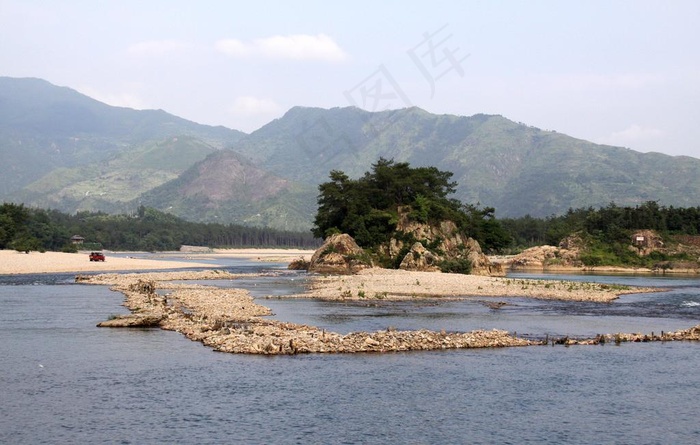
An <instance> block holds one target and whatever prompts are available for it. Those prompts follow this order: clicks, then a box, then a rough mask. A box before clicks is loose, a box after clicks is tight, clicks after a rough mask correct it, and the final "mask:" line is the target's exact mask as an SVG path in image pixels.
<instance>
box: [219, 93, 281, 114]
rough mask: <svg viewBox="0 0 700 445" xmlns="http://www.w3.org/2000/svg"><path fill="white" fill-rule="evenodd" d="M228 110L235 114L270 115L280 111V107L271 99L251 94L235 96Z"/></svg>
mask: <svg viewBox="0 0 700 445" xmlns="http://www.w3.org/2000/svg"><path fill="white" fill-rule="evenodd" d="M229 111H230V112H231V113H232V114H234V115H236V116H251V115H270V114H274V113H279V112H280V111H282V107H281V106H280V105H279V104H277V103H276V102H275V101H274V100H272V99H261V98H257V97H253V96H241V97H237V98H236V100H235V101H234V102H233V105H232V106H231V107H230V108H229Z"/></svg>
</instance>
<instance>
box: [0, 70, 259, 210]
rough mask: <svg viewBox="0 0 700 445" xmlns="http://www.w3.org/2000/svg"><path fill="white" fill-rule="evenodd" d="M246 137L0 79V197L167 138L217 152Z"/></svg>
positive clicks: (35, 83) (28, 81)
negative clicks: (191, 141)
mask: <svg viewBox="0 0 700 445" xmlns="http://www.w3.org/2000/svg"><path fill="white" fill-rule="evenodd" d="M244 135H245V134H244V133H242V132H240V131H236V130H231V129H228V128H224V127H211V126H206V125H200V124H197V123H194V122H191V121H187V120H185V119H182V118H179V117H177V116H173V115H171V114H168V113H166V112H165V111H162V110H143V111H137V110H132V109H129V108H120V107H112V106H109V105H106V104H103V103H101V102H98V101H96V100H94V99H91V98H89V97H88V96H85V95H83V94H80V93H78V92H77V91H75V90H72V89H70V88H66V87H57V86H55V85H52V84H50V83H49V82H46V81H44V80H41V79H33V78H22V79H15V78H9V77H0V156H1V157H0V160H2V162H0V175H2V178H3V180H2V181H0V196H4V195H9V194H12V193H14V192H17V191H19V190H21V189H22V188H24V187H26V186H28V185H29V184H31V183H32V182H33V181H35V180H38V179H40V178H42V177H43V176H44V175H46V174H49V173H50V172H52V171H53V170H54V169H56V168H74V167H78V166H89V165H94V164H100V163H103V162H105V161H107V160H109V159H110V158H112V157H114V156H119V155H123V154H124V152H125V151H129V150H133V149H136V148H138V147H140V146H142V145H143V144H152V143H154V142H161V141H163V140H165V139H166V138H170V137H177V136H189V137H192V138H196V139H198V140H201V141H202V142H203V143H205V144H207V145H210V146H211V147H212V148H213V149H221V148H224V147H226V146H230V145H232V144H233V143H235V142H236V141H238V140H239V139H240V138H241V137H243V136H244Z"/></svg>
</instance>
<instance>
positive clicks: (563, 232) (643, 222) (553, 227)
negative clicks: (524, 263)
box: [500, 201, 700, 248]
mask: <svg viewBox="0 0 700 445" xmlns="http://www.w3.org/2000/svg"><path fill="white" fill-rule="evenodd" d="M500 222H501V224H502V226H503V227H504V228H505V230H506V231H507V232H508V234H509V235H510V236H511V237H512V239H513V244H512V246H511V247H517V248H524V247H531V246H537V245H542V244H550V245H556V244H558V243H559V242H560V241H561V240H562V239H563V238H565V237H566V236H568V235H570V234H572V233H575V232H585V233H586V234H588V235H591V236H593V237H594V238H596V239H599V240H600V241H603V242H608V243H615V242H629V236H630V235H631V233H632V232H633V231H635V230H655V231H657V232H659V233H661V234H664V235H699V234H700V207H673V206H670V207H664V206H660V205H659V204H658V203H657V202H656V201H647V202H645V203H643V204H641V205H638V206H635V207H620V206H618V205H616V204H614V203H611V204H609V205H608V206H607V207H603V208H600V209H594V208H593V207H588V208H580V209H569V210H568V211H567V212H566V214H564V215H558V216H557V215H552V216H550V217H548V218H540V219H538V218H532V217H531V216H524V217H522V218H509V219H502V220H501V221H500Z"/></svg>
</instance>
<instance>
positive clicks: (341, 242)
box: [308, 209, 504, 276]
mask: <svg viewBox="0 0 700 445" xmlns="http://www.w3.org/2000/svg"><path fill="white" fill-rule="evenodd" d="M408 210H409V209H399V221H398V223H397V225H396V229H395V233H394V236H393V237H392V238H391V239H390V240H389V241H388V242H387V243H385V244H383V245H381V246H379V247H378V249H377V250H378V253H379V256H380V257H384V258H385V259H386V258H388V259H390V260H391V262H392V263H394V264H399V268H400V269H403V270H409V271H420V272H440V271H444V270H445V264H446V263H447V264H451V265H454V267H453V268H450V271H458V272H461V270H463V268H460V266H461V265H464V264H468V265H469V269H470V271H469V272H470V273H471V274H473V275H491V276H501V275H504V272H503V269H502V267H501V265H500V264H497V263H492V262H491V261H489V259H488V257H487V256H486V255H484V253H483V252H482V250H481V246H479V243H478V242H477V241H476V240H474V239H472V238H469V237H467V236H466V235H464V234H463V233H462V232H460V231H459V229H458V228H457V225H456V224H455V223H453V222H452V221H442V222H441V223H440V224H437V225H429V224H425V223H419V222H416V221H412V220H411V219H410V218H409V216H408V215H409V211H408ZM370 267H374V264H373V263H372V260H371V259H370V256H369V255H368V254H367V253H365V251H364V250H363V249H362V248H361V247H360V246H358V245H357V243H356V242H355V240H354V239H353V238H352V237H351V236H350V235H348V234H338V235H332V236H330V237H328V238H327V239H326V241H325V242H324V243H323V246H321V247H320V248H319V249H318V250H317V251H316V252H315V253H314V254H313V256H312V257H311V261H310V262H309V267H308V270H309V272H316V273H328V274H353V273H357V272H358V271H360V270H362V269H366V268H370ZM455 269H456V270H455Z"/></svg>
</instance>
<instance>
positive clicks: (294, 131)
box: [0, 77, 700, 230]
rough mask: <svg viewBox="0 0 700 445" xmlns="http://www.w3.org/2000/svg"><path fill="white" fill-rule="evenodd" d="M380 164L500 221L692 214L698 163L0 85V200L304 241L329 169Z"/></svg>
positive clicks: (442, 124) (309, 111)
mask: <svg viewBox="0 0 700 445" xmlns="http://www.w3.org/2000/svg"><path fill="white" fill-rule="evenodd" d="M379 157H384V158H386V159H394V160H395V161H398V162H409V163H410V164H411V165H412V166H435V167H437V168H439V169H440V170H445V171H451V172H453V173H454V176H453V179H454V180H455V181H456V182H457V183H458V188H457V193H456V194H455V196H454V197H455V198H457V199H459V200H461V201H462V202H465V203H471V204H477V203H480V204H481V205H483V206H489V207H495V208H496V214H497V216H498V217H506V216H514V217H517V216H523V215H526V214H529V215H531V216H535V217H543V216H549V215H552V214H561V213H564V212H566V210H567V209H569V208H579V207H588V206H593V207H599V206H605V205H607V204H609V203H610V202H615V203H617V204H619V205H632V206H634V205H636V204H640V203H642V202H645V201H649V200H653V201H658V202H659V203H660V204H662V205H667V206H668V205H673V206H683V207H688V206H698V205H700V159H696V158H691V157H687V156H685V157H684V156H679V157H673V156H668V155H663V154H659V153H639V152H635V151H633V150H630V149H626V148H620V147H611V146H606V145H598V144H593V143H590V142H587V141H583V140H580V139H575V138H572V137H570V136H566V135H564V134H561V133H556V132H551V131H543V130H540V129H538V128H534V127H530V126H527V125H524V124H519V123H516V122H513V121H510V120H508V119H506V118H504V117H502V116H497V115H484V114H477V115H474V116H470V117H466V116H454V115H434V114H431V113H428V112H426V111H424V110H421V109H420V108H416V107H413V108H407V109H401V110H389V111H382V112H368V111H364V110H361V109H358V108H353V107H347V108H332V109H321V108H305V107H294V108H292V109H290V110H289V111H288V112H287V113H286V114H285V115H284V116H282V117H281V118H279V119H275V120H273V121H272V122H270V123H268V124H267V125H265V126H263V127H262V128H260V129H259V130H257V131H255V132H253V133H251V134H249V135H246V134H244V133H241V132H238V131H235V130H230V129H227V128H224V127H210V126H206V125H199V124H196V123H194V122H190V121H186V120H184V119H181V118H178V117H176V116H172V115H169V114H167V113H165V112H164V111H155V110H146V111H137V110H131V109H126V108H118V107H110V106H108V105H105V104H102V103H100V102H98V101H95V100H93V99H90V98H88V97H87V96H84V95H82V94H80V93H77V92H76V91H74V90H71V89H68V88H62V87H56V86H54V85H51V84H49V83H48V82H45V81H42V80H39V79H11V78H1V77H0V160H2V162H0V175H1V176H0V177H1V178H2V179H0V199H2V200H4V201H13V202H25V203H26V204H27V205H35V206H42V207H51V208H56V209H59V210H64V211H69V212H74V211H76V210H104V211H108V212H122V211H129V210H133V209H134V208H136V207H137V206H138V205H141V204H146V205H149V206H153V207H155V208H158V209H160V210H164V211H168V212H172V213H174V214H176V215H178V216H182V217H185V218H187V219H190V220H195V221H217V222H222V223H229V222H235V223H243V224H253V225H267V226H271V227H275V228H286V229H294V230H306V229H308V228H309V227H310V226H311V222H312V220H313V215H314V213H315V208H316V196H317V186H318V184H320V183H321V182H325V181H327V180H328V175H329V173H330V171H331V170H342V171H344V172H345V173H347V174H348V175H349V176H350V177H353V178H356V177H359V176H360V175H362V174H363V173H364V172H366V171H368V170H369V169H370V168H371V164H373V163H374V162H376V161H377V160H378V159H379Z"/></svg>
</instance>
